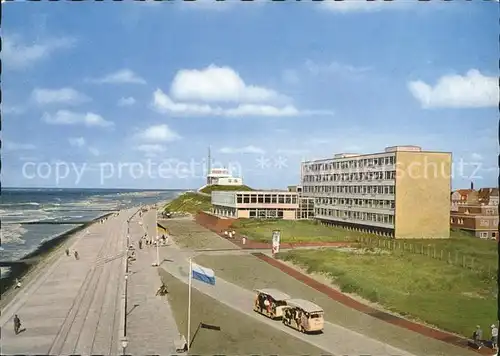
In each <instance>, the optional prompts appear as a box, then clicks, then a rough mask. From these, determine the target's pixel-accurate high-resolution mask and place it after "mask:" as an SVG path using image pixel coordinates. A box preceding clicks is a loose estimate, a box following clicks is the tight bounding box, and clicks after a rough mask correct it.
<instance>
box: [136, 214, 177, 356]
mask: <svg viewBox="0 0 500 356" xmlns="http://www.w3.org/2000/svg"><path fill="white" fill-rule="evenodd" d="M141 220H142V222H143V225H142V226H141V225H139V224H138V222H139V221H141ZM146 227H147V232H148V235H149V236H154V237H155V236H156V210H150V211H148V212H147V213H145V214H144V215H143V218H142V219H140V218H139V217H138V216H137V217H135V218H134V220H132V222H131V224H130V236H131V240H132V242H134V246H136V257H137V260H136V261H134V262H133V263H132V264H131V265H130V267H129V278H128V288H127V289H128V293H127V294H128V302H127V304H128V306H127V310H128V312H127V313H128V315H127V339H128V347H127V354H129V355H165V356H167V355H173V354H175V353H176V352H175V344H174V343H175V341H176V340H177V339H178V338H179V331H178V329H177V325H176V322H175V319H174V316H173V314H172V311H171V309H170V305H169V303H168V301H167V299H166V298H162V297H160V296H156V291H157V290H158V288H159V287H160V286H161V280H160V277H159V275H158V270H157V268H156V267H153V266H152V263H154V262H156V248H155V247H146V246H145V245H143V249H142V250H141V249H139V248H138V247H137V243H136V242H137V241H138V240H139V239H140V237H141V236H143V235H144V229H145V228H146ZM161 249H164V247H162V248H161Z"/></svg>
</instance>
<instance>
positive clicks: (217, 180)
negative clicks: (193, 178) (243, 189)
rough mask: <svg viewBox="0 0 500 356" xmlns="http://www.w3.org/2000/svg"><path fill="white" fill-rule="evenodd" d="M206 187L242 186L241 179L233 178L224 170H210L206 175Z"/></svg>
mask: <svg viewBox="0 0 500 356" xmlns="http://www.w3.org/2000/svg"><path fill="white" fill-rule="evenodd" d="M207 185H243V179H242V178H236V177H233V176H232V175H231V172H229V170H228V169H226V168H212V169H211V170H210V172H209V173H208V174H207Z"/></svg>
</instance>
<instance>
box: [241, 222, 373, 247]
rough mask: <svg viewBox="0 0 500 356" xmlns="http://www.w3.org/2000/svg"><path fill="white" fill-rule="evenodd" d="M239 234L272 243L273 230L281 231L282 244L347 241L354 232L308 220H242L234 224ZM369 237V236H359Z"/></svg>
mask: <svg viewBox="0 0 500 356" xmlns="http://www.w3.org/2000/svg"><path fill="white" fill-rule="evenodd" d="M233 227H234V229H235V230H236V231H238V232H239V233H241V234H243V235H245V236H247V237H248V238H249V239H251V240H255V241H262V242H271V240H272V235H273V230H280V231H281V241H282V242H308V241H346V237H347V236H353V234H354V233H353V232H352V231H347V230H344V229H341V228H334V227H328V226H324V225H321V224H318V223H315V222H314V221H308V220H258V219H242V220H238V221H236V222H235V223H234V224H233ZM358 235H359V236H366V237H369V236H371V235H369V234H358Z"/></svg>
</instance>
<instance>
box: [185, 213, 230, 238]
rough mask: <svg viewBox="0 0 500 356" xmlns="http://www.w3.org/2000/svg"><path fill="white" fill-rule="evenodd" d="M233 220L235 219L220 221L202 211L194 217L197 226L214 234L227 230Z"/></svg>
mask: <svg viewBox="0 0 500 356" xmlns="http://www.w3.org/2000/svg"><path fill="white" fill-rule="evenodd" d="M235 220H236V219H221V218H219V217H217V216H215V215H212V214H210V213H207V212H204V211H200V212H198V214H196V216H195V221H196V222H197V223H198V224H200V225H201V226H203V227H204V228H207V229H209V230H212V231H214V232H216V233H219V232H221V231H224V230H227V229H229V227H230V226H231V225H232V223H233V222H234V221H235Z"/></svg>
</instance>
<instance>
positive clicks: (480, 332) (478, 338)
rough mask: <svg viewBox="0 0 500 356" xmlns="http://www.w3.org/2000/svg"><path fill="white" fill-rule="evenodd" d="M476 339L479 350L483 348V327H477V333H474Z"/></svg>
mask: <svg viewBox="0 0 500 356" xmlns="http://www.w3.org/2000/svg"><path fill="white" fill-rule="evenodd" d="M472 337H473V339H474V344H475V345H476V347H477V349H478V350H479V349H480V348H481V347H483V341H482V340H483V330H481V326H480V325H477V326H476V331H474V334H473V335H472Z"/></svg>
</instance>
